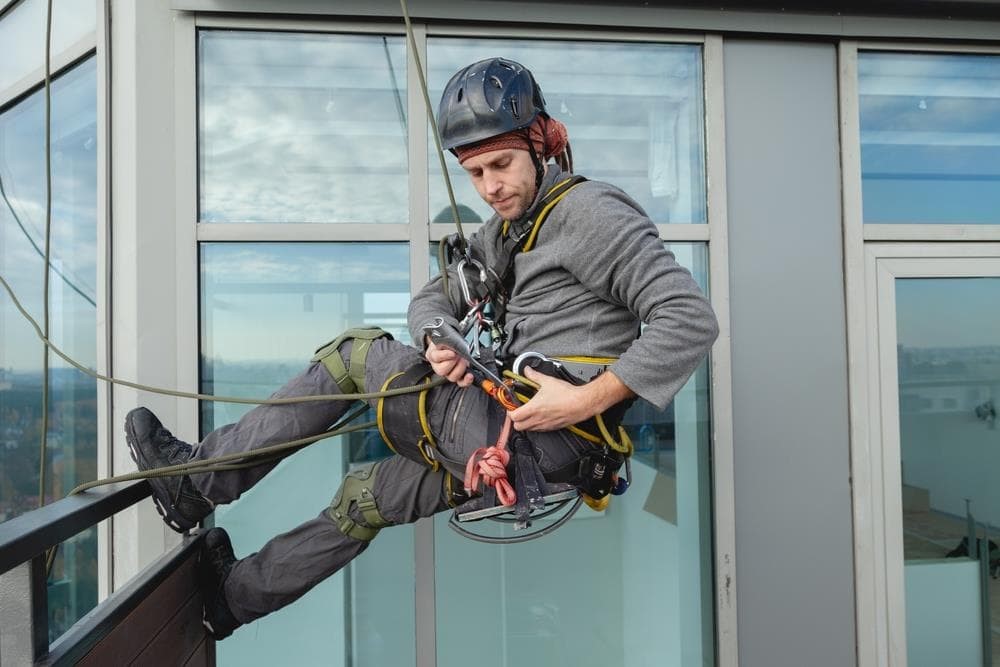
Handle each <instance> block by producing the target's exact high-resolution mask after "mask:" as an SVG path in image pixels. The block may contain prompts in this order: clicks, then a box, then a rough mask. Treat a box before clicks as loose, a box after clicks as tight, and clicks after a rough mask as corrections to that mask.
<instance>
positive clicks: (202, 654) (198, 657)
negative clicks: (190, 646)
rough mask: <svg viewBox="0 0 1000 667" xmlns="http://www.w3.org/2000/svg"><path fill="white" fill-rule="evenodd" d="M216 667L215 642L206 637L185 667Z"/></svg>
mask: <svg viewBox="0 0 1000 667" xmlns="http://www.w3.org/2000/svg"><path fill="white" fill-rule="evenodd" d="M213 665H215V640H213V639H212V638H211V637H208V636H207V635H206V636H205V639H204V641H202V642H201V643H200V644H198V646H196V647H195V649H194V652H193V653H192V654H191V655H190V656H189V657H188V659H187V662H185V663H184V667H212V666H213Z"/></svg>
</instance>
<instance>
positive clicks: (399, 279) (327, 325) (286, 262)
mask: <svg viewBox="0 0 1000 667" xmlns="http://www.w3.org/2000/svg"><path fill="white" fill-rule="evenodd" d="M409 281H410V277H409V255H408V249H407V246H406V244H402V243H384V244H377V243H206V244H202V246H201V290H202V292H201V317H202V341H201V352H202V390H203V391H205V392H208V393H214V394H217V395H229V396H232V395H236V396H267V395H269V394H270V393H271V392H273V391H274V390H275V389H277V388H278V387H279V386H281V385H282V384H283V383H284V382H285V381H286V380H288V379H290V378H291V377H292V376H293V375H295V374H296V373H298V372H299V371H301V370H302V369H303V368H305V366H306V363H307V362H308V360H309V358H310V357H311V356H312V354H313V351H314V350H315V349H316V348H317V347H319V346H321V345H323V344H324V343H325V342H327V341H329V340H331V339H332V338H334V337H335V336H337V335H338V334H340V332H342V331H343V330H344V329H347V328H349V327H351V326H361V325H374V326H381V327H382V328H384V329H386V330H387V331H389V332H390V333H392V334H393V335H394V336H395V337H396V338H399V339H401V340H403V341H408V340H409V335H408V334H407V331H406V326H405V317H406V306H407V303H408V302H409ZM249 409H250V408H249V406H235V405H229V404H223V403H205V404H203V407H202V432H203V433H207V432H209V431H210V430H212V429H213V428H215V427H218V426H222V425H223V424H226V423H230V422H232V421H235V420H237V419H238V418H239V417H240V416H241V415H242V414H243V413H244V412H246V411H247V410H249ZM362 420H363V421H364V420H365V418H362ZM389 454H390V452H389V450H388V449H387V448H386V447H385V445H384V444H383V443H382V440H381V438H380V437H379V435H378V432H377V431H372V432H369V433H356V434H351V435H350V436H347V437H343V438H331V439H329V440H323V441H321V442H320V443H317V444H316V445H314V446H311V447H307V448H306V449H305V450H303V451H301V452H299V453H297V454H296V455H295V456H292V457H290V458H288V459H286V460H285V461H283V462H282V463H281V464H280V465H279V466H278V467H277V468H275V469H274V470H273V471H272V472H271V473H270V474H269V475H268V477H267V478H265V479H264V481H262V482H261V483H260V484H258V485H257V486H256V487H254V488H253V489H252V490H251V491H250V492H249V493H246V494H244V495H243V497H242V498H240V500H239V501H237V502H235V503H233V504H230V505H227V506H224V507H220V508H218V509H217V510H216V513H215V520H216V523H217V524H218V525H221V526H224V527H225V528H226V529H227V530H228V531H229V532H230V534H231V535H232V538H233V544H234V546H235V549H236V553H237V556H245V555H247V554H249V553H251V552H253V551H256V550H258V549H259V548H260V547H261V546H262V545H263V544H264V542H266V541H267V540H268V539H269V538H271V537H273V536H274V535H277V534H279V533H281V532H283V531H286V530H288V529H290V528H292V527H294V526H295V525H297V524H299V523H301V522H303V521H306V520H309V519H312V518H314V517H315V516H316V515H317V514H319V512H320V511H322V510H323V509H325V508H326V507H328V506H329V504H330V501H331V499H332V498H333V495H334V493H335V492H336V490H337V488H338V487H339V486H340V480H341V478H342V477H343V475H344V473H345V472H347V470H348V468H349V466H351V465H352V464H353V463H358V462H363V461H368V460H372V459H375V458H381V457H384V456H388V455H389ZM413 562H414V559H413V527H412V526H400V527H396V528H393V529H392V530H385V531H383V532H382V533H381V534H380V535H379V538H378V539H377V540H375V541H374V542H373V543H372V546H371V548H369V549H368V551H366V552H365V556H364V558H360V559H358V560H357V561H355V562H354V563H352V564H351V565H350V566H348V568H346V569H345V570H343V571H341V572H339V573H337V574H336V575H334V576H333V577H330V578H329V579H327V580H326V581H324V582H323V583H321V584H320V585H319V586H317V587H316V588H314V589H313V590H312V591H310V592H309V593H308V594H306V595H305V596H304V597H303V598H302V599H300V600H299V601H297V602H296V603H295V604H293V605H290V606H288V607H286V608H284V609H282V610H281V611H279V612H277V613H275V614H271V615H269V616H267V617H265V618H263V619H261V620H259V621H257V622H255V623H254V624H252V625H250V626H248V627H246V628H243V629H241V630H238V631H237V632H236V634H235V635H234V636H233V637H232V638H230V639H228V640H226V641H225V642H223V643H221V644H219V645H218V648H217V650H218V655H219V662H220V664H223V665H226V664H228V665H272V664H296V665H316V664H357V665H406V664H414V662H415V658H414V653H413V651H414V642H415V640H414V627H415V626H414V616H413V615H414V608H415V601H414V594H413V590H414V583H413V582H414V573H413ZM390 578H391V579H392V582H391V583H389V582H388V581H387V580H388V579H390ZM385 628H392V630H391V633H389V634H386V631H385Z"/></svg>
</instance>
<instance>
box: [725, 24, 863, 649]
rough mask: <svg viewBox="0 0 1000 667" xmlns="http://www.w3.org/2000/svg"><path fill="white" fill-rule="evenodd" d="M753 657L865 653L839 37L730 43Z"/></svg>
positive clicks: (738, 437)
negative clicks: (858, 648)
mask: <svg viewBox="0 0 1000 667" xmlns="http://www.w3.org/2000/svg"><path fill="white" fill-rule="evenodd" d="M725 72H726V82H725V95H726V165H727V188H728V192H729V209H728V214H729V234H730V236H729V246H730V257H731V260H730V262H731V263H730V280H731V285H730V290H731V291H730V295H731V300H732V301H731V309H732V310H731V316H732V354H733V422H734V423H733V432H734V451H735V471H736V472H735V476H736V489H735V491H736V555H737V582H738V589H737V591H738V603H739V609H738V618H739V654H740V665H741V667H786V666H787V667H800V666H801V665H810V667H821V666H827V665H828V666H830V667H844V666H845V665H853V664H855V662H856V659H855V653H854V645H855V633H854V583H853V582H854V576H853V561H852V548H851V544H852V533H851V498H850V487H849V472H850V468H849V450H848V416H847V353H846V349H847V342H846V334H845V314H844V287H843V284H844V281H843V265H842V241H841V224H840V218H841V215H840V177H839V137H838V125H837V58H836V50H835V47H834V46H832V45H829V44H806V43H795V42H764V41H737V40H733V41H727V43H726V45H725Z"/></svg>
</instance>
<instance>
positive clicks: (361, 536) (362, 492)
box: [326, 463, 392, 542]
mask: <svg viewBox="0 0 1000 667" xmlns="http://www.w3.org/2000/svg"><path fill="white" fill-rule="evenodd" d="M378 467H379V464H378V463H369V464H367V465H364V466H361V467H360V468H356V469H355V470H352V471H351V472H349V473H347V475H345V476H344V481H343V482H342V483H341V485H340V489H339V490H338V491H337V495H336V496H334V497H333V502H332V503H330V508H329V509H328V510H327V511H326V513H327V516H329V517H330V518H331V519H333V522H334V523H336V524H337V528H339V529H340V532H342V533H343V534H344V535H347V536H349V537H353V538H354V539H356V540H361V541H362V542H370V541H371V540H372V539H373V538H374V537H375V536H376V535H378V531H379V530H380V529H382V528H385V527H386V526H389V525H392V524H391V523H390V522H389V521H387V520H385V519H384V518H383V517H382V515H381V514H380V513H379V511H378V504H377V503H376V501H375V477H376V475H377V474H378ZM352 505H353V509H355V510H356V512H355V513H354V514H355V516H356V515H358V514H360V515H361V520H360V521H358V520H355V519H354V518H353V517H352V516H351V510H352Z"/></svg>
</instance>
